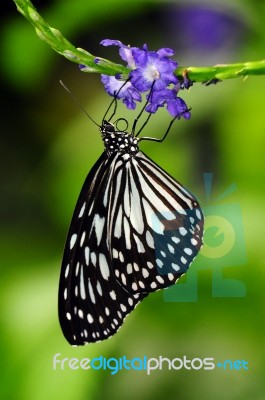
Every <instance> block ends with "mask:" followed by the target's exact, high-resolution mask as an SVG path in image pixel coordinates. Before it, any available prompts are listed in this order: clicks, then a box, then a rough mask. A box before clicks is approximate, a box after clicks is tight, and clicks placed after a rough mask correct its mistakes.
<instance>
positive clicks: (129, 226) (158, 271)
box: [110, 152, 203, 294]
mask: <svg viewBox="0 0 265 400" xmlns="http://www.w3.org/2000/svg"><path fill="white" fill-rule="evenodd" d="M112 181H113V186H114V187H115V195H114V196H113V198H112V207H111V217H110V221H111V227H110V232H111V235H110V237H111V251H112V259H113V266H114V270H115V275H116V278H117V279H118V280H119V282H120V284H121V285H122V286H123V287H124V289H125V290H127V291H128V292H129V293H132V294H133V293H145V292H148V293H149V292H151V291H155V290H158V289H162V288H165V287H168V286H170V285H172V284H174V283H175V282H176V281H177V279H178V278H179V277H180V276H181V275H182V274H183V273H185V272H186V270H187V269H188V267H189V266H190V264H191V262H192V260H193V259H194V257H195V256H196V254H197V253H198V251H199V249H200V247H201V246H202V236H203V214H202V211H201V209H200V206H199V204H198V202H197V200H196V199H195V197H194V196H193V195H192V194H191V193H190V192H189V191H188V190H187V189H185V188H184V187H183V186H182V185H181V184H180V183H178V182H177V181H176V180H175V179H173V178H172V177H171V176H170V175H168V174H167V173H166V172H165V171H164V170H163V169H162V168H160V167H159V166H158V165H156V164H155V163H154V162H153V161H152V160H151V159H149V158H148V157H147V156H146V155H145V154H144V153H142V152H139V153H138V154H137V155H136V156H135V157H129V156H128V155H127V154H125V155H120V156H119V160H117V162H116V167H115V170H114V173H113V177H112Z"/></svg>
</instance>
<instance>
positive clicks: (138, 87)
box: [101, 39, 190, 119]
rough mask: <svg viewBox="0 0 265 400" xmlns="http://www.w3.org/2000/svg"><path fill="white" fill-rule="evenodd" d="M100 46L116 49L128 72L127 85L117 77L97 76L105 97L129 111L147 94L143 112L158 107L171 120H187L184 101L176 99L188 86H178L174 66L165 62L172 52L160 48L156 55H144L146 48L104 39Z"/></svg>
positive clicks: (173, 62) (154, 110) (168, 60)
mask: <svg viewBox="0 0 265 400" xmlns="http://www.w3.org/2000/svg"><path fill="white" fill-rule="evenodd" d="M101 44H102V45H103V46H118V47H119V54H120V56H121V58H122V59H123V60H124V61H126V63H127V66H128V67H129V68H131V72H130V73H129V78H128V80H127V81H124V80H120V79H118V76H119V74H118V75H116V77H113V76H108V75H101V80H102V82H103V84H104V86H105V90H106V91H107V93H109V94H110V95H111V96H116V97H117V98H118V99H123V100H122V101H123V103H124V104H125V105H126V107H127V108H128V109H131V110H132V109H135V107H136V101H141V99H142V98H141V93H143V92H148V91H149V93H148V94H147V100H148V104H147V106H146V108H145V110H146V111H147V112H149V113H155V112H156V111H157V110H158V108H159V107H164V106H166V108H167V110H168V112H169V114H170V115H171V116H172V117H174V118H180V117H184V118H186V119H189V118H190V112H189V110H188V107H187V105H186V103H185V101H184V100H183V99H182V98H180V97H178V95H177V94H178V91H179V89H180V88H185V86H186V87H188V86H189V85H188V84H187V82H184V84H183V83H182V84H181V82H180V81H179V80H178V79H177V77H176V76H175V75H174V71H175V70H176V68H177V65H178V64H177V62H176V61H174V60H172V59H170V58H169V57H171V56H173V55H174V51H173V50H172V49H169V48H162V49H159V50H157V51H148V49H147V45H146V44H145V45H144V46H143V48H142V49H139V48H138V47H130V46H125V45H124V44H123V43H121V42H120V41H119V40H111V39H104V40H102V42H101ZM185 83H186V85H185ZM173 85H174V86H173ZM172 86H173V88H172Z"/></svg>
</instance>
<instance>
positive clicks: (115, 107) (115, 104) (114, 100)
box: [102, 78, 131, 121]
mask: <svg viewBox="0 0 265 400" xmlns="http://www.w3.org/2000/svg"><path fill="white" fill-rule="evenodd" d="M130 79H131V78H128V79H126V81H125V82H124V83H123V84H122V86H121V87H120V88H119V90H117V91H115V92H114V93H113V96H114V99H113V100H112V101H111V103H110V105H109V106H108V108H107V111H106V112H105V114H104V116H103V118H102V121H104V120H105V119H106V116H107V114H108V112H109V110H110V109H111V107H112V105H113V103H114V110H113V113H112V114H111V116H110V118H108V121H111V120H112V118H113V116H114V115H115V114H116V110H117V99H118V95H119V93H120V92H121V90H122V89H123V88H124V86H126V85H127V83H128V82H130Z"/></svg>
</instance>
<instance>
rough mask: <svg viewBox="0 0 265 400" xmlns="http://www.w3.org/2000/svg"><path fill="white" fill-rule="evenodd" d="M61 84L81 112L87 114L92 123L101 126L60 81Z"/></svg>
mask: <svg viewBox="0 0 265 400" xmlns="http://www.w3.org/2000/svg"><path fill="white" fill-rule="evenodd" d="M60 84H61V85H62V87H63V88H64V89H65V90H66V92H67V93H68V94H69V95H70V96H71V97H72V99H73V100H74V102H75V103H76V104H77V105H78V106H79V107H80V108H81V110H82V111H83V112H84V113H85V115H86V116H87V117H88V118H89V119H90V121H92V122H93V123H94V124H95V125H97V126H99V127H100V125H99V124H98V123H97V122H96V121H94V120H93V118H92V117H91V116H90V115H89V114H88V112H87V111H86V110H85V108H84V107H83V106H82V104H81V103H80V102H79V101H78V100H77V98H76V97H75V96H74V95H73V93H72V92H71V91H70V90H69V89H68V87H67V86H66V85H65V84H64V83H63V81H61V80H60Z"/></svg>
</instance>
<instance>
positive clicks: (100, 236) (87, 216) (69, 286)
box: [59, 153, 146, 345]
mask: <svg viewBox="0 0 265 400" xmlns="http://www.w3.org/2000/svg"><path fill="white" fill-rule="evenodd" d="M115 165H116V160H115V157H109V158H108V157H107V156H106V153H103V154H102V156H101V157H100V159H99V160H98V162H97V163H96V164H95V165H94V167H93V168H92V170H91V171H90V173H89V174H88V177H87V179H86V181H85V183H84V185H83V188H82V190H81V193H80V196H79V199H78V202H77V205H76V208H75V211H74V215H73V218H72V222H71V226H70V229H69V233H68V238H67V241H66V246H65V251H64V257H63V263H62V270H61V277H60V286H59V319H60V324H61V327H62V330H63V332H64V335H65V337H66V339H67V340H68V342H69V343H71V344H73V345H82V344H85V343H88V342H95V341H99V340H103V339H106V338H108V337H109V336H112V335H113V334H114V333H115V332H117V330H118V329H119V327H120V326H121V325H122V323H123V320H124V318H125V317H126V315H127V314H128V313H130V311H132V310H133V309H134V308H135V306H136V305H137V304H138V303H139V301H141V299H142V298H143V297H145V296H146V295H145V294H136V295H132V294H130V293H128V292H127V291H126V290H125V289H124V288H123V287H122V286H121V285H120V284H119V282H118V280H116V278H115V276H114V269H113V264H112V259H111V253H110V247H109V246H110V244H109V228H108V225H109V221H108V219H109V218H108V216H109V215H110V214H109V207H110V204H111V203H109V202H108V201H107V199H109V198H111V197H112V193H113V188H112V185H111V182H112V174H113V170H114V169H115Z"/></svg>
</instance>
